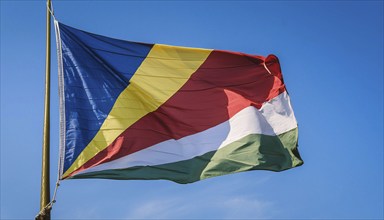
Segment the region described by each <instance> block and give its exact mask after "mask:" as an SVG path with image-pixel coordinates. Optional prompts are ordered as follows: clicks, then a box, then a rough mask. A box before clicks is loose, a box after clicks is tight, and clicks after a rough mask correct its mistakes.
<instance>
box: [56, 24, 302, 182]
mask: <svg viewBox="0 0 384 220" xmlns="http://www.w3.org/2000/svg"><path fill="white" fill-rule="evenodd" d="M55 27H56V35H57V44H58V54H59V83H60V86H59V92H60V104H61V107H60V109H61V110H60V114H61V126H60V127H61V141H60V142H61V143H60V145H61V147H60V148H61V150H60V165H59V166H60V179H76V178H106V179H166V180H171V181H174V182H178V183H191V182H195V181H198V180H202V179H205V178H209V177H214V176H220V175H224V174H230V173H236V172H241V171H248V170H271V171H282V170H286V169H290V168H293V167H296V166H300V165H301V164H303V161H302V160H301V158H300V155H299V152H298V150H297V147H298V128H297V122H296V119H295V116H294V113H293V110H292V107H291V104H290V99H289V96H288V93H287V91H286V87H285V84H284V81H283V76H282V74H281V70H280V64H279V61H278V59H277V57H276V56H274V55H269V56H268V57H263V56H255V55H249V54H244V53H238V52H230V51H223V50H211V49H200V48H188V47H178V46H169V45H163V44H148V43H138V42H131V41H125V40H118V39H113V38H109V37H104V36H100V35H97V34H92V33H88V32H85V31H82V30H78V29H75V28H72V27H69V26H66V25H64V24H61V23H58V22H57V21H56V22H55Z"/></svg>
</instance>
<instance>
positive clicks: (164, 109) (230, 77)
mask: <svg viewBox="0 0 384 220" xmlns="http://www.w3.org/2000/svg"><path fill="white" fill-rule="evenodd" d="M271 58H274V56H273V57H271ZM264 60H265V59H264V58H263V57H259V56H250V55H245V54H241V53H233V52H228V51H217V50H215V51H213V52H212V53H211V54H210V55H209V57H208V58H207V60H206V61H205V62H204V63H203V64H202V66H201V67H200V68H199V69H198V70H197V71H196V72H195V73H194V74H193V75H192V76H191V78H190V79H189V81H187V83H186V84H185V85H184V86H183V87H182V88H181V89H180V90H179V91H178V92H177V93H176V94H175V95H174V96H172V97H171V98H170V99H169V100H168V101H167V102H165V103H164V104H163V105H162V106H161V107H160V108H158V109H157V110H156V111H154V112H152V113H149V114H148V115H146V116H144V117H143V118H142V119H140V120H139V121H137V122H136V123H135V124H133V125H132V126H131V127H129V128H127V130H125V131H124V132H123V133H122V134H121V135H120V136H119V137H118V138H117V139H116V140H115V141H114V142H113V143H112V144H111V145H110V146H108V147H107V148H106V149H104V150H103V151H101V152H100V153H99V154H97V155H96V156H95V157H93V158H92V159H91V160H89V161H88V162H87V163H85V164H84V165H83V166H82V167H80V168H79V169H78V170H77V171H75V172H73V173H72V174H70V176H72V175H74V174H75V173H77V172H79V171H81V170H84V169H87V168H90V167H93V166H96V165H98V164H101V163H105V162H108V161H111V160H115V159H118V158H120V157H123V156H126V155H129V154H131V153H134V152H137V151H139V150H142V149H145V148H147V147H150V146H152V145H155V144H157V143H160V142H163V141H166V140H169V139H180V138H182V137H185V136H188V135H192V134H195V133H198V132H201V131H204V130H206V129H208V128H211V127H213V126H216V125H218V124H220V123H222V122H224V121H227V120H228V119H229V118H231V117H232V116H233V115H234V114H236V113H238V112H239V111H240V110H242V109H244V108H246V107H248V106H250V105H253V106H255V107H257V108H260V107H261V105H262V104H263V103H264V102H266V101H268V100H270V99H272V98H274V97H276V96H277V95H278V94H280V93H281V92H284V91H285V86H284V84H283V83H282V80H280V79H281V73H280V72H279V71H278V72H279V73H276V71H277V69H278V70H280V69H279V68H280V67H279V64H278V60H277V58H276V59H270V57H268V58H267V60H266V62H268V64H267V65H268V66H273V71H274V72H273V75H271V74H270V73H269V72H268V71H267V70H266V69H265V67H264ZM277 67H278V68H277ZM270 71H271V70H270ZM271 72H272V71H271Z"/></svg>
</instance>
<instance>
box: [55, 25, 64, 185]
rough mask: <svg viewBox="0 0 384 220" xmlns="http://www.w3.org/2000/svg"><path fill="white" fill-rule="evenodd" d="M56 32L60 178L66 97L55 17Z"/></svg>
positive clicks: (62, 159) (60, 173)
mask: <svg viewBox="0 0 384 220" xmlns="http://www.w3.org/2000/svg"><path fill="white" fill-rule="evenodd" d="M54 25H55V33H56V50H57V66H58V83H59V86H58V88H59V115H60V122H59V123H60V125H59V130H60V131H59V164H58V171H59V179H61V178H62V175H63V166H64V153H65V124H64V123H65V99H64V67H63V54H62V48H61V37H60V26H59V22H58V21H57V20H56V19H55V20H54Z"/></svg>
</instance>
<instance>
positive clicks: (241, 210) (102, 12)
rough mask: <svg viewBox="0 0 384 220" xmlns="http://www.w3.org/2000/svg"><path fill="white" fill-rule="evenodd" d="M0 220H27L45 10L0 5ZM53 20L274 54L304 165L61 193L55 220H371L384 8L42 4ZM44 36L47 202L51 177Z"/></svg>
mask: <svg viewBox="0 0 384 220" xmlns="http://www.w3.org/2000/svg"><path fill="white" fill-rule="evenodd" d="M0 4H1V13H0V14H1V19H0V20H1V31H0V33H1V35H0V36H1V216H0V218H1V219H32V218H34V216H35V215H36V214H37V212H38V210H39V195H40V172H41V171H40V167H41V144H42V126H43V122H42V119H43V101H44V74H45V73H44V67H45V60H44V59H45V1H4V0H1V3H0ZM53 5H54V9H55V14H56V18H57V19H58V20H59V21H61V22H62V23H64V24H67V25H70V26H73V27H76V28H79V29H83V30H86V31H89V32H93V33H97V34H101V35H106V36H110V37H114V38H121V39H126V40H131V41H140V42H148V43H162V44H171V45H179V46H189V47H202V48H214V49H223V50H232V51H240V52H245V53H250V54H257V55H264V56H266V55H268V54H271V53H273V54H276V55H277V56H278V57H279V58H280V62H281V65H282V70H283V75H284V78H285V82H286V85H287V88H288V91H289V93H290V96H291V99H292V104H293V108H294V110H295V114H296V117H297V119H298V122H299V151H300V153H301V155H302V157H303V159H304V162H305V164H304V165H303V166H301V167H299V168H294V169H292V170H288V171H284V172H280V173H274V172H270V171H252V172H244V173H238V174H233V175H227V176H222V177H216V178H211V179H207V180H203V181H200V182H197V183H193V184H187V185H180V184H176V183H173V182H169V181H163V180H158V181H116V180H95V179H90V180H66V181H63V182H62V183H61V187H60V188H59V191H58V195H57V203H56V204H55V205H54V207H53V210H52V217H53V218H54V219H112V218H113V219H129V218H135V219H150V218H156V219H159V218H162V219H169V218H182V219H186V218H194V219H195V218H211V219H212V218H215V219H223V218H232V219H233V218H251V219H257V218H262V219H264V218H271V219H300V218H301V219H307V218H317V219H318V218H321V219H323V218H325V219H382V218H384V214H383V194H384V193H383V188H384V187H383V74H384V73H383V59H384V58H383V38H384V36H383V1H367V0H365V1H308V2H307V1H53ZM55 52H56V46H55V43H54V31H53V30H52V101H51V107H52V112H51V122H52V124H51V185H52V188H51V191H53V186H54V183H55V180H56V176H57V158H58V143H59V140H58V130H59V129H58V122H59V114H58V96H57V94H58V91H57V90H58V89H57V84H58V83H57V56H56V53H55Z"/></svg>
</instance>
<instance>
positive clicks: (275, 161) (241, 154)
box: [72, 128, 303, 183]
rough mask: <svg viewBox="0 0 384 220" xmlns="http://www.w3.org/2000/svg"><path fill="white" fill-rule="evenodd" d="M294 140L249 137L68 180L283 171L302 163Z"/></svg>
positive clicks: (185, 178)
mask: <svg viewBox="0 0 384 220" xmlns="http://www.w3.org/2000/svg"><path fill="white" fill-rule="evenodd" d="M297 140H298V130H297V128H295V129H292V130H291V131H288V132H286V133H283V134H281V135H278V136H268V135H261V134H251V135H248V136H246V137H243V138H241V139H239V140H237V141H235V142H233V143H231V144H229V145H227V146H225V147H223V148H220V149H219V150H217V151H212V152H209V153H206V154H204V155H202V156H198V157H195V158H192V159H189V160H184V161H179V162H175V163H168V164H163V165H157V166H137V167H131V168H127V169H115V170H103V171H97V172H91V173H85V174H79V175H75V176H74V177H72V179H83V178H101V179H119V180H121V179H145V180H154V179H166V180H171V181H174V182H177V183H192V182H195V181H198V180H202V179H206V178H209V177H214V176H220V175H225V174H230V173H237V172H242V171H247V170H271V171H283V170H286V169H290V168H293V167H296V166H300V165H302V164H303V161H302V160H301V158H300V155H299V152H298V151H297Z"/></svg>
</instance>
